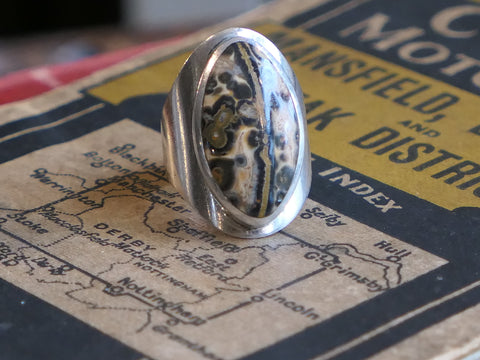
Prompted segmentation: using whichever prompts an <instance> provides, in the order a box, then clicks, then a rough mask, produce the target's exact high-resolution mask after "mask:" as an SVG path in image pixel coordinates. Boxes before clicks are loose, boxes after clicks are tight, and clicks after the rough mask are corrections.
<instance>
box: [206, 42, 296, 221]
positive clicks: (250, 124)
mask: <svg viewBox="0 0 480 360" xmlns="http://www.w3.org/2000/svg"><path fill="white" fill-rule="evenodd" d="M201 129H202V139H203V149H204V151H205V157H206V160H207V163H208V166H209V168H210V171H211V172H212V176H213V178H214V179H215V181H216V183H217V184H218V186H219V188H220V190H221V191H222V192H223V194H224V195H225V197H226V198H227V199H228V201H230V202H231V203H232V204H233V205H234V206H235V207H236V208H238V209H239V210H240V211H242V212H243V213H245V214H247V215H249V216H253V217H259V218H262V217H265V216H268V215H270V214H272V213H273V212H274V211H275V209H276V208H277V207H278V206H279V205H280V204H281V203H282V201H283V199H284V198H285V196H286V194H287V192H288V190H289V188H290V186H291V184H292V179H293V176H294V173H295V168H296V164H297V158H298V149H299V133H298V119H297V117H296V112H295V109H294V103H293V100H292V99H291V95H290V92H289V91H288V89H287V87H286V85H285V82H284V80H283V79H282V77H281V76H280V74H279V73H278V71H277V70H276V68H275V67H274V66H273V64H272V62H271V61H270V60H268V58H267V57H266V56H264V54H262V52H261V51H260V50H259V49H258V48H256V47H255V46H253V45H251V44H248V43H246V42H236V43H233V44H232V45H230V46H229V47H227V48H226V50H225V51H224V52H223V53H222V54H221V56H220V57H219V59H218V60H217V62H216V63H215V64H214V66H213V69H212V71H211V73H210V76H209V78H208V81H207V84H206V90H205V96H204V99H203V107H202V123H201Z"/></svg>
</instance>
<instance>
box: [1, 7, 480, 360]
mask: <svg viewBox="0 0 480 360" xmlns="http://www.w3.org/2000/svg"><path fill="white" fill-rule="evenodd" d="M419 7H420V8H421V10H422V11H420V10H419ZM417 10H418V11H417ZM472 19H473V20H472ZM479 19H480V4H478V3H476V2H474V1H462V2H458V1H453V0H452V1H446V0H445V1H438V2H433V1H425V2H424V3H422V4H418V2H414V1H410V0H408V1H404V2H402V4H401V5H400V4H397V3H393V2H385V1H383V2H382V1H380V0H370V1H367V0H350V1H343V0H330V1H328V0H323V1H316V2H311V3H305V4H303V5H301V6H300V5H295V4H294V2H289V1H287V2H280V3H275V4H273V5H270V6H269V7H267V8H264V9H260V10H259V11H258V12H256V13H253V14H250V15H249V16H247V17H244V18H239V19H237V20H234V21H233V22H232V24H237V25H239V24H240V25H244V26H250V27H252V28H254V29H256V30H257V31H259V32H261V33H263V34H265V35H266V36H267V37H269V38H270V39H272V41H274V42H275V43H276V44H277V45H278V46H279V48H280V49H281V50H282V52H283V53H284V54H285V56H286V57H287V59H288V60H289V61H290V63H291V65H292V67H293V68H294V70H295V72H296V74H297V76H298V78H299V81H300V83H301V85H302V89H303V91H304V93H305V102H306V109H307V118H308V123H309V132H310V141H311V150H312V167H313V182H312V191H311V194H310V196H309V199H308V200H307V202H306V204H305V206H304V208H303V210H302V211H301V213H300V214H299V216H298V217H297V219H296V220H294V222H293V223H292V224H291V225H289V226H288V227H287V228H286V229H285V230H283V231H281V232H280V233H278V234H276V235H274V236H270V237H267V238H263V239H257V240H242V239H235V238H230V237H227V236H225V235H223V234H222V233H220V232H218V231H216V230H215V229H213V228H212V227H211V226H209V225H208V223H207V222H206V221H205V220H203V219H202V218H200V217H199V216H198V215H197V214H196V213H195V212H194V211H193V210H192V209H191V208H190V207H189V205H188V204H187V203H186V202H185V201H184V200H183V199H182V198H181V197H180V196H179V194H178V193H177V192H176V190H175V189H174V188H173V187H172V186H171V185H170V184H169V183H168V182H167V180H166V172H165V168H164V167H163V165H162V154H161V150H160V147H159V131H160V129H159V123H160V120H159V119H160V116H161V109H162V106H163V103H164V101H165V98H166V94H167V93H168V91H169V89H170V86H171V84H172V83H173V80H174V79H175V77H176V74H177V73H178V71H179V69H180V68H181V66H182V63H183V62H184V61H185V59H186V58H187V57H188V54H189V52H190V50H191V48H192V46H193V45H194V44H195V43H196V42H198V41H199V39H202V38H204V35H205V34H208V33H209V32H212V31H213V30H212V29H209V30H207V31H206V32H204V33H202V34H199V35H198V36H196V37H193V38H191V39H187V40H186V42H185V44H182V45H181V46H177V47H176V48H170V49H167V50H163V51H161V52H156V53H151V54H149V55H146V56H143V57H141V58H138V59H135V60H132V61H130V62H127V63H125V64H122V65H121V66H116V67H114V68H112V69H109V70H107V71H103V72H100V73H97V74H96V75H94V76H92V77H90V78H88V79H86V80H82V81H80V82H78V83H75V84H74V85H70V86H68V87H65V88H61V89H58V90H55V91H54V92H51V93H48V94H46V95H42V96H39V97H37V98H35V99H33V100H30V101H25V102H19V103H16V104H12V105H5V106H3V107H0V149H1V150H0V161H1V165H0V169H1V171H0V181H1V184H2V189H1V191H2V196H1V198H0V277H1V279H3V280H2V283H1V286H2V292H3V293H2V297H3V299H2V305H3V304H4V308H2V309H1V310H2V312H4V313H5V314H7V313H8V312H9V311H10V312H11V314H13V315H8V316H7V315H5V316H4V319H3V320H2V323H0V331H3V332H4V333H5V334H7V336H10V337H13V336H14V335H9V334H16V331H17V332H18V333H22V332H21V329H20V330H19V329H18V328H16V327H18V326H17V325H16V324H17V323H16V322H15V321H17V320H12V321H8V319H7V318H8V317H9V316H10V317H12V319H18V317H19V316H23V319H24V320H25V322H26V323H28V324H29V326H30V327H31V328H32V329H38V332H37V333H36V335H33V334H34V333H33V332H32V333H28V334H30V335H29V336H30V338H29V337H28V336H26V335H25V334H24V335H25V337H24V338H23V340H22V341H24V344H28V345H24V346H25V347H24V348H22V346H20V345H17V346H15V344H14V343H10V345H7V344H6V342H7V340H6V339H8V337H7V338H5V339H4V340H2V341H5V343H2V348H4V349H5V351H4V355H5V358H6V359H10V358H17V359H20V358H28V359H30V358H32V359H33V358H49V359H57V358H58V359H60V358H65V356H66V357H70V358H78V359H87V358H89V359H95V358H114V357H115V358H118V359H135V360H140V359H313V358H315V359H361V358H367V357H372V358H374V359H378V360H380V359H423V358H429V359H430V358H432V359H433V358H435V359H459V358H462V357H464V356H467V355H470V354H474V353H475V352H476V351H477V350H479V349H480V332H479V330H480V329H479V328H478V324H477V321H475V319H476V318H478V316H480V310H479V309H478V306H477V307H475V305H477V304H478V302H479V301H480V261H479V260H478V255H479V251H480V245H479V243H478V234H479V230H480V210H479V207H480V158H479V149H480V136H479V135H480V118H479V117H478V114H479V110H480V101H479V94H480V47H478V46H475V44H477V45H478V43H479V40H480V29H479V27H478V20H479ZM222 26H223V27H225V26H226V25H222ZM16 294H19V295H18V296H17V295H16ZM22 309H26V310H22ZM22 311H25V313H24V314H23V313H22ZM30 312H32V313H38V314H41V313H45V314H47V313H48V314H52V315H51V321H52V324H53V325H52V327H53V329H52V327H50V328H49V330H48V331H49V332H50V335H51V336H48V337H45V336H44V335H42V330H41V329H42V326H43V325H42V324H44V320H42V319H39V318H38V317H36V316H32V315H28V314H30ZM15 314H17V316H16V317H15ZM19 314H23V315H19ZM55 319H68V323H69V324H72V325H71V327H66V328H59V326H60V325H55V324H56V323H55V321H57V320H55ZM58 321H60V320H58ZM62 321H67V320H62ZM85 324H87V326H85ZM55 327H56V328H55ZM60 330H61V331H60ZM75 331H78V332H77V333H75ZM74 333H75V334H78V336H75V335H73V334H74ZM69 334H71V335H69ZM34 336H38V337H39V339H47V338H48V339H49V340H48V342H44V343H43V344H38V340H32V337H34ZM42 336H43V337H42ZM57 336H58V339H63V338H65V339H68V341H71V343H69V345H68V346H67V345H66V344H65V346H64V347H62V346H59V345H58V344H56V341H55V338H57ZM85 339H90V340H89V342H85ZM65 341H67V340H65ZM82 341H83V344H82ZM42 345H43V347H42ZM49 349H50V350H49ZM73 349H77V350H78V349H83V350H82V351H83V353H82V352H78V351H76V350H75V351H74V350H73ZM35 351H36V354H35V356H36V357H35V356H33V352H35ZM49 351H50V354H51V356H48V354H49ZM69 351H71V353H70V352H69ZM73 353H75V355H66V354H73ZM42 356H44V357H42ZM75 356H77V357H75ZM0 358H3V357H2V356H1V355H0Z"/></svg>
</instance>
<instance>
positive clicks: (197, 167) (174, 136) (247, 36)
mask: <svg viewBox="0 0 480 360" xmlns="http://www.w3.org/2000/svg"><path fill="white" fill-rule="evenodd" d="M235 42H246V43H250V44H252V45H254V46H256V47H257V48H258V49H259V50H260V51H261V52H262V54H263V55H265V56H266V58H267V59H268V60H269V61H270V62H271V63H272V65H273V66H274V67H275V69H276V71H277V72H278V74H280V75H281V76H282V80H283V81H284V82H285V84H286V86H287V88H288V91H289V92H290V94H291V95H292V96H291V98H292V100H293V103H294V108H295V111H296V117H297V121H298V128H299V150H298V159H297V165H296V169H295V173H294V177H293V180H292V183H291V185H290V188H289V190H288V192H287V195H286V196H285V198H284V200H283V201H282V203H281V204H280V206H279V207H278V208H277V209H275V211H274V212H273V213H272V214H270V215H268V216H266V217H263V218H257V217H252V216H249V215H247V214H245V213H243V212H242V211H240V210H239V209H237V208H236V207H235V206H233V204H231V203H230V202H229V200H228V199H227V198H226V197H225V195H224V194H223V193H222V191H221V190H220V188H219V187H218V185H217V184H216V182H215V181H214V180H213V177H212V175H211V171H210V169H209V168H208V164H207V161H206V157H205V153H204V150H203V140H202V136H201V129H200V123H201V114H202V105H203V98H204V94H205V87H206V82H207V80H208V77H209V75H210V73H211V71H212V70H213V67H214V65H215V64H216V62H217V60H218V58H219V57H220V55H221V54H223V52H224V50H225V49H226V48H227V47H228V46H229V45H231V44H233V43H235ZM162 139H163V151H164V154H165V157H166V159H165V160H166V165H167V170H168V173H169V177H170V181H171V182H172V184H173V185H174V186H175V187H176V188H177V189H178V190H179V192H180V193H181V194H182V195H183V196H184V198H185V199H186V200H187V201H189V202H190V204H191V205H192V206H193V207H194V208H195V209H196V210H197V211H198V212H199V213H200V214H201V215H202V216H203V217H205V218H207V219H209V220H210V221H211V222H212V224H213V225H214V226H215V227H217V228H218V229H220V230H222V231H223V232H225V233H227V234H229V235H233V236H236V237H241V238H258V237H263V236H268V235H270V234H273V233H275V232H277V231H279V230H281V229H282V228H284V227H285V226H287V225H288V224H289V223H290V222H291V221H292V220H293V219H294V218H295V216H296V215H297V213H298V212H299V211H300V209H301V207H302V206H303V203H304V202H305V199H306V197H307V195H308V192H309V190H310V182H311V165H310V149H309V145H308V134H307V125H306V120H305V109H304V106H303V94H302V91H301V89H300V86H299V84H298V81H297V79H296V77H295V75H294V73H293V71H292V69H291V67H290V65H289V64H288V62H287V61H286V59H285V58H284V57H283V55H282V54H281V53H280V51H279V50H278V49H277V48H276V47H275V45H274V44H273V43H272V42H270V41H269V40H268V39H267V38H265V37H264V36H263V35H260V34H259V33H257V32H255V31H253V30H249V29H244V28H232V29H227V30H224V31H222V32H220V33H217V34H215V35H212V36H210V37H209V38H208V39H207V40H205V41H204V42H203V43H202V44H200V45H199V46H198V47H197V48H196V49H195V50H194V52H193V53H192V54H191V56H190V57H189V59H188V60H187V61H186V62H185V64H184V66H183V68H182V70H181V72H180V74H179V75H178V77H177V79H176V81H175V83H174V85H173V87H172V90H171V92H170V94H169V96H168V98H167V101H166V104H165V106H164V110H163V119H162Z"/></svg>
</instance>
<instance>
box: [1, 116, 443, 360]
mask: <svg viewBox="0 0 480 360" xmlns="http://www.w3.org/2000/svg"><path fill="white" fill-rule="evenodd" d="M156 136H157V134H155V132H154V131H153V130H151V129H148V128H145V127H143V126H141V125H138V124H135V123H133V122H131V121H129V120H123V121H122V122H120V123H117V124H115V125H111V126H110V127H108V128H107V129H103V130H99V131H96V132H95V133H92V134H90V135H87V136H84V137H82V138H79V139H77V140H74V141H72V142H70V143H65V144H61V145H56V146H53V147H50V148H47V149H43V150H40V151H37V152H35V153H32V154H29V155H27V156H25V157H22V158H19V159H17V160H15V161H14V162H12V164H15V166H13V165H12V166H10V168H9V167H8V165H11V164H7V166H5V168H6V170H5V171H4V172H2V174H1V176H2V177H3V176H7V177H16V178H18V179H21V181H20V183H22V184H28V186H26V187H24V188H13V189H11V191H10V193H9V197H10V198H9V199H5V200H3V201H2V202H0V267H1V268H3V269H2V270H6V271H2V277H4V278H5V279H6V280H8V281H10V282H12V283H14V284H16V285H17V286H20V287H22V288H24V289H26V290H27V291H29V292H31V293H33V294H35V295H37V296H39V297H41V298H43V299H45V300H47V301H49V302H50V303H52V304H54V305H55V306H57V307H59V308H61V309H63V310H64V311H67V312H69V313H71V314H73V315H74V316H76V317H78V318H80V319H82V320H84V321H86V322H88V323H90V324H93V325H94V326H96V327H97V328H99V329H100V330H101V331H103V332H105V333H107V334H109V335H111V336H113V337H115V338H117V339H119V340H120V341H122V342H124V343H126V344H128V345H130V346H132V347H134V348H136V349H138V350H139V351H140V352H142V353H145V354H146V355H148V356H152V357H160V356H162V358H172V359H173V358H175V357H178V356H180V357H188V358H199V359H201V358H210V359H229V358H235V357H239V356H242V355H245V354H247V353H250V352H253V351H255V350H258V349H259V348H261V347H262V346H267V345H269V344H272V343H275V342H276V341H278V340H280V339H282V338H285V337H286V336H289V335H292V334H295V333H296V332H298V331H301V330H302V329H304V328H306V327H308V326H311V325H313V324H316V323H319V322H321V321H324V320H326V319H328V318H330V317H332V316H333V315H335V314H338V313H340V312H342V311H344V310H346V309H348V308H351V307H353V306H355V305H357V304H359V303H361V302H363V301H365V300H368V299H370V298H372V297H374V296H377V295H378V294H381V293H383V292H385V291H388V290H389V289H391V288H394V287H396V286H398V285H401V284H403V283H405V282H407V281H409V280H412V279H413V278H415V277H417V276H420V275H422V274H425V273H426V272H428V271H431V270H433V269H435V268H437V267H439V266H441V265H443V264H445V263H446V261H445V260H443V259H440V258H438V257H436V256H433V255H431V254H429V253H427V252H425V251H423V250H421V249H418V248H416V247H414V246H412V245H410V244H408V243H405V242H402V241H400V240H398V239H395V238H392V237H390V236H388V235H386V234H383V233H381V232H379V231H377V230H374V229H372V228H369V227H367V226H365V225H363V224H360V223H358V222H356V221H355V220H353V219H350V218H348V217H346V216H344V215H342V214H339V213H337V212H335V211H333V210H332V209H329V208H328V207H326V206H323V205H322V204H318V203H316V202H314V201H311V200H307V203H306V204H305V206H304V210H302V212H301V213H300V215H299V217H298V218H297V220H295V221H294V222H293V223H292V224H291V225H290V226H289V227H287V228H286V229H285V230H284V231H282V232H280V233H278V234H276V235H274V236H270V237H267V238H263V239H257V240H243V239H235V238H230V237H228V236H226V235H224V234H222V233H220V232H218V231H216V230H215V229H213V228H211V227H209V226H208V224H207V222H206V221H204V220H203V219H201V218H200V217H199V216H198V215H197V214H195V213H194V211H193V210H192V209H191V208H190V207H189V206H188V204H187V203H186V202H184V200H183V199H182V198H181V196H180V195H179V194H178V193H177V192H176V191H175V189H174V188H173V187H172V186H171V185H170V184H169V183H168V181H167V179H166V174H165V171H164V169H163V167H162V166H161V165H159V162H158V161H157V162H154V161H153V160H151V159H160V158H161V156H160V155H161V154H158V152H157V153H155V152H153V153H152V152H151V151H150V150H149V149H154V148H155V146H156ZM135 139H142V141H138V142H137V141H135ZM133 159H136V160H135V161H133ZM314 184H315V179H314ZM246 324H248V327H246ZM252 328H269V331H268V332H260V333H259V332H252V331H250V330H249V329H252ZM232 338H235V339H238V341H235V344H232V343H231V342H229V340H230V339H232ZM166 342H168V343H169V349H170V350H169V352H168V354H165V353H164V352H163V351H164V350H163V346H162V344H165V343H166ZM152 344H155V345H153V346H152ZM172 349H173V350H172Z"/></svg>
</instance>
